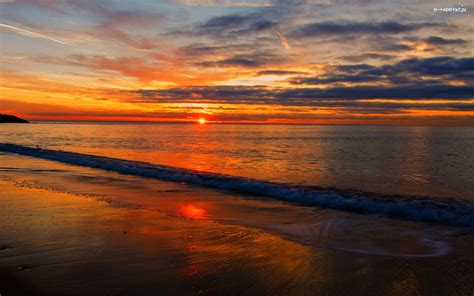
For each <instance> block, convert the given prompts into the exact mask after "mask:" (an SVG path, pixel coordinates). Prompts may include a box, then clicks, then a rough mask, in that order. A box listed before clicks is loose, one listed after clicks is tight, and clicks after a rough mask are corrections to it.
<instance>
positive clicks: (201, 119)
mask: <svg viewBox="0 0 474 296" xmlns="http://www.w3.org/2000/svg"><path fill="white" fill-rule="evenodd" d="M198 122H199V124H205V123H206V118H203V117H201V118H199V119H198Z"/></svg>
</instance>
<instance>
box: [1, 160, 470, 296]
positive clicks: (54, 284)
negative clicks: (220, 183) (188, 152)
mask: <svg viewBox="0 0 474 296" xmlns="http://www.w3.org/2000/svg"><path fill="white" fill-rule="evenodd" d="M0 160H1V165H0V167H1V168H0V188H1V190H0V215H1V217H2V224H1V228H0V293H1V294H2V295H24V294H28V295H215V294H227V295H472V293H473V292H474V254H473V252H472V247H473V246H474V234H473V231H472V229H467V228H455V227H447V226H441V225H433V224H427V223H415V222H407V221H399V220H395V219H388V218H382V217H377V216H373V215H357V214H351V213H345V212H342V211H333V210H323V209H317V208H311V207H304V206H299V205H294V204H287V203H282V202H276V201H271V200H265V199H261V198H259V197H250V196H245V197H244V196H238V195H234V194H229V193H226V192H220V191H215V190H209V189H203V188H199V187H193V186H189V185H187V184H179V183H170V182H161V181H158V180H151V179H146V178H139V177H133V176H124V175H120V174H116V173H110V172H105V171H100V170H94V169H86V168H80V167H74V166H68V165H63V164H58V163H55V162H50V161H44V160H37V159H34V158H29V157H19V156H13V155H7V154H4V155H0Z"/></svg>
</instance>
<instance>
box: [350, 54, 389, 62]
mask: <svg viewBox="0 0 474 296" xmlns="http://www.w3.org/2000/svg"><path fill="white" fill-rule="evenodd" d="M394 58H395V56H393V55H390V54H381V53H374V52H368V53H361V54H356V55H346V56H342V57H341V59H343V60H345V61H350V62H361V61H365V60H380V61H387V60H392V59H394Z"/></svg>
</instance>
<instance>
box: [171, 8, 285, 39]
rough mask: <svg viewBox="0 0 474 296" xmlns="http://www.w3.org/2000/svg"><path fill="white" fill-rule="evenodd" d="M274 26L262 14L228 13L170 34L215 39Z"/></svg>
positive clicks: (246, 33) (259, 30)
mask: <svg viewBox="0 0 474 296" xmlns="http://www.w3.org/2000/svg"><path fill="white" fill-rule="evenodd" d="M276 26H277V22H276V21H275V20H271V18H267V17H266V16H265V15H264V14H260V13H251V14H245V15H244V14H230V15H223V16H215V17H212V18H210V19H208V20H206V21H204V22H203V23H200V24H196V25H194V26H192V27H188V28H186V29H184V30H181V31H178V32H171V35H173V34H183V35H188V36H206V37H209V38H215V39H221V38H232V37H234V38H235V37H239V36H245V35H248V34H251V33H252V34H255V33H259V32H265V31H268V30H270V29H274V28H275V27H276Z"/></svg>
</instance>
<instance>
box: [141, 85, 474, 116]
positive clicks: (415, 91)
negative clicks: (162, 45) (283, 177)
mask: <svg viewBox="0 0 474 296" xmlns="http://www.w3.org/2000/svg"><path fill="white" fill-rule="evenodd" d="M132 93H133V94H134V95H135V97H134V99H133V102H139V103H183V102H200V103H228V104H255V105H258V104H269V105H279V106H308V107H317V106H319V107H343V106H356V105H360V106H363V105H366V104H372V105H373V104H378V106H379V107H380V106H382V107H384V108H393V107H395V106H396V105H395V103H384V105H383V104H381V103H380V102H366V101H365V100H370V99H377V100H378V99H396V100H419V101H420V102H419V103H418V104H413V107H417V108H423V106H424V105H425V104H424V103H423V102H422V100H426V99H429V100H444V99H449V100H453V101H456V100H466V99H471V98H473V93H474V87H472V86H454V85H444V84H439V85H425V86H419V85H407V86H391V87H385V86H353V87H332V88H327V89H321V88H314V87H312V88H294V89H282V88H268V87H263V86H201V87H183V88H171V89H166V90H138V91H132ZM361 100H364V102H361ZM397 104H399V105H400V106H401V105H407V104H406V103H403V102H402V103H397ZM432 106H441V107H443V109H447V108H451V109H463V110H466V109H469V108H471V107H473V106H474V104H465V103H455V102H453V103H452V104H451V103H450V104H445V105H440V104H432Z"/></svg>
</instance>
